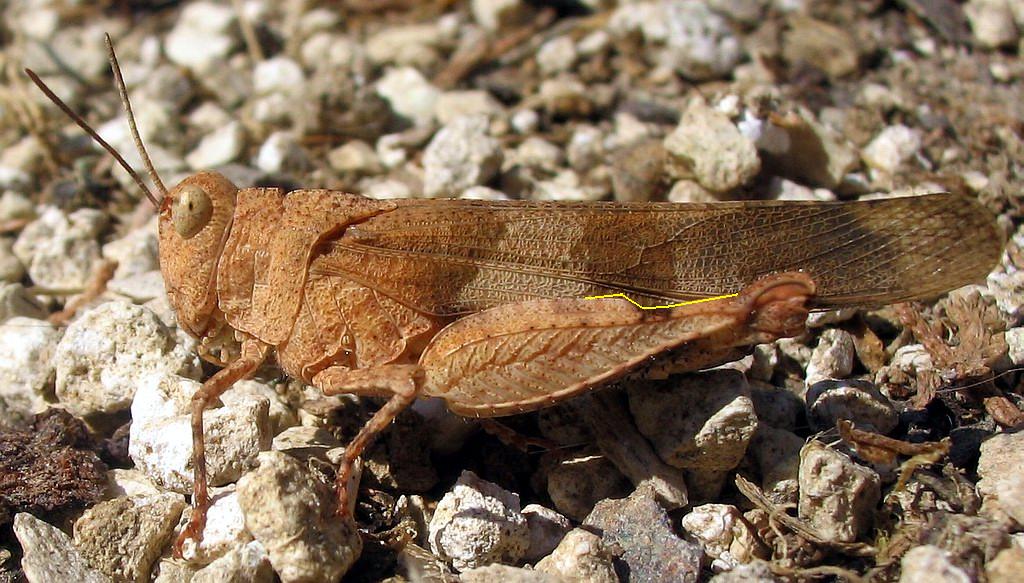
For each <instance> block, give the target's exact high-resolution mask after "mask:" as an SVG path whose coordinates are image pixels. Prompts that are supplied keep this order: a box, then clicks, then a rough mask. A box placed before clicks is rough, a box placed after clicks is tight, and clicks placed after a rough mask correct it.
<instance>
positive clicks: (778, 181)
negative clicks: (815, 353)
mask: <svg viewBox="0 0 1024 583" xmlns="http://www.w3.org/2000/svg"><path fill="white" fill-rule="evenodd" d="M768 193H769V194H770V195H771V197H772V198H774V199H775V200H810V201H818V202H821V201H834V200H836V195H835V194H834V193H832V192H831V191H829V190H826V189H824V188H810V187H807V186H804V185H802V184H797V183H796V182H793V181H791V180H786V179H785V178H779V177H777V176H776V177H773V178H772V180H771V182H770V183H769V184H768ZM817 313H818V312H815V314H817Z"/></svg>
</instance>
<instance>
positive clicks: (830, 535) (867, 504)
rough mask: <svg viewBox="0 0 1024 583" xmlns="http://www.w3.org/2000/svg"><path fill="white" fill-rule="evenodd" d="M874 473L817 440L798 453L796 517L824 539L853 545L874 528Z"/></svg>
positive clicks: (877, 490)
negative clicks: (797, 515) (798, 478)
mask: <svg viewBox="0 0 1024 583" xmlns="http://www.w3.org/2000/svg"><path fill="white" fill-rule="evenodd" d="M880 482H881V481H880V479H879V477H878V474H877V473H875V471H874V470H871V469H869V468H866V467H864V466H861V465H858V464H856V463H854V462H853V460H851V459H850V458H849V457H848V456H846V455H844V454H842V453H840V452H838V451H836V450H834V449H830V448H828V447H825V446H824V445H822V444H821V443H819V442H817V441H811V442H809V443H808V444H807V445H805V446H804V448H803V450H801V452H800V500H799V504H798V511H799V513H800V517H801V518H803V519H804V520H806V521H807V522H808V524H809V525H810V526H811V528H813V529H814V530H815V531H816V532H817V533H818V534H819V535H821V536H823V537H825V538H826V539H828V540H835V541H840V542H853V541H855V540H857V538H858V537H860V536H861V535H863V534H865V533H867V532H868V530H870V529H871V527H872V526H873V525H874V517H875V507H876V506H877V504H878V500H879V498H880V497H881V486H880Z"/></svg>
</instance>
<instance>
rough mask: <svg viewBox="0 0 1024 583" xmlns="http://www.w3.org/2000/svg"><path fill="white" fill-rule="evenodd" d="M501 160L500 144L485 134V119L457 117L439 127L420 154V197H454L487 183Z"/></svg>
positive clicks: (499, 165)
mask: <svg viewBox="0 0 1024 583" xmlns="http://www.w3.org/2000/svg"><path fill="white" fill-rule="evenodd" d="M501 161H502V154H501V145H500V144H499V143H498V141H497V140H495V139H494V138H492V137H490V136H488V135H487V119H486V118H484V117H480V116H473V117H460V118H457V119H455V120H454V121H452V122H451V123H450V124H448V125H446V126H445V127H443V128H441V129H440V130H439V131H438V132H437V134H435V135H434V138H433V139H432V140H431V141H430V144H429V145H427V148H426V150H424V152H423V172H424V174H423V194H424V195H425V196H428V197H445V196H455V195H457V194H458V193H460V192H462V191H463V190H465V189H467V188H469V187H470V186H476V185H479V184H483V183H485V182H487V181H488V180H490V179H491V177H492V176H494V174H495V173H496V172H497V171H498V169H499V168H500V167H501Z"/></svg>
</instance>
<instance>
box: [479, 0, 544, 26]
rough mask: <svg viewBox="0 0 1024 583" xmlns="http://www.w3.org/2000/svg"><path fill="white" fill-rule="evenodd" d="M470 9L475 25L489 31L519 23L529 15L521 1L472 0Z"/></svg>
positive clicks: (526, 7) (528, 10)
mask: <svg viewBox="0 0 1024 583" xmlns="http://www.w3.org/2000/svg"><path fill="white" fill-rule="evenodd" d="M470 8H471V10H472V12H473V19H474V20H476V22H477V24H479V25H480V26H482V27H484V28H486V29H488V30H491V31H496V30H499V29H501V28H504V27H506V26H511V25H514V24H518V23H521V22H523V21H524V20H525V18H526V16H527V15H529V14H530V8H529V6H528V5H527V3H526V2H524V1H523V0H473V1H472V2H471V3H470Z"/></svg>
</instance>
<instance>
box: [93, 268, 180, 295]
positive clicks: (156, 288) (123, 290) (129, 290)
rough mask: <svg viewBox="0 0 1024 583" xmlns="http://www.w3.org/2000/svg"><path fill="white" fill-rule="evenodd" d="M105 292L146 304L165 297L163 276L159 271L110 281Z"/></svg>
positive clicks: (155, 270)
mask: <svg viewBox="0 0 1024 583" xmlns="http://www.w3.org/2000/svg"><path fill="white" fill-rule="evenodd" d="M107 290H108V291H110V292H112V293H115V294H120V295H122V296H124V297H126V298H128V299H130V300H132V301H133V302H148V301H150V300H154V299H156V298H161V297H166V295H167V290H166V289H165V287H164V276H163V274H162V273H161V272H160V270H159V269H154V270H153V271H147V272H146V273H139V274H136V275H130V276H128V277H122V278H118V279H112V280H110V281H109V282H107Z"/></svg>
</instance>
